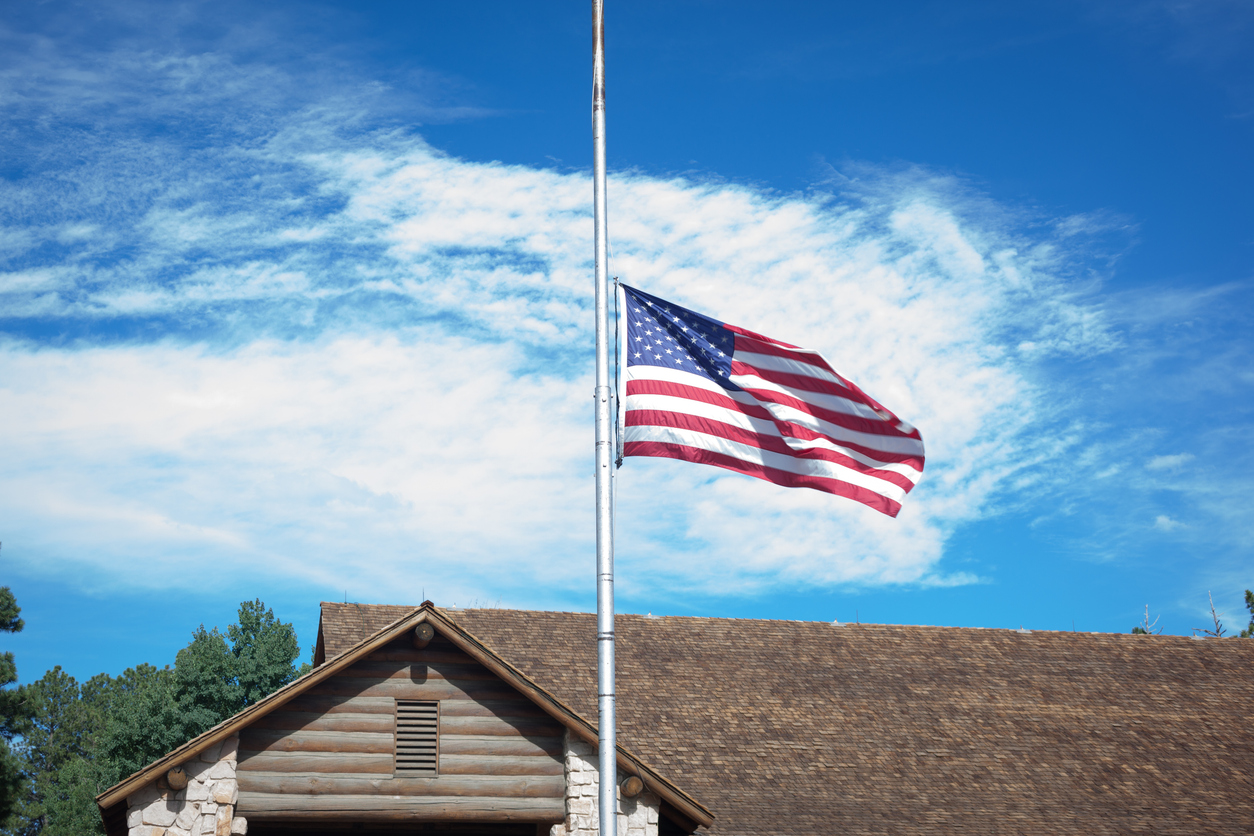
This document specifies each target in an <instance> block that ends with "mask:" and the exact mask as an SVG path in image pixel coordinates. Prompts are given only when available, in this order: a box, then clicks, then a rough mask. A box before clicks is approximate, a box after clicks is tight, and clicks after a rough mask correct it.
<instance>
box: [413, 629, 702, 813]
mask: <svg viewBox="0 0 1254 836" xmlns="http://www.w3.org/2000/svg"><path fill="white" fill-rule="evenodd" d="M428 620H429V621H431V622H432V623H433V624H434V625H437V627H438V629H440V632H441V634H442V635H443V636H444V637H445V638H446V639H448V640H449V641H450V642H452V643H453V644H455V645H457V646H458V647H459V648H460V649H461V650H462V651H463V652H464V653H466V654H467V655H469V656H470V657H471V658H473V659H474V660H475V661H476V662H478V663H479V664H481V665H483V666H484V667H485V668H487V669H488V670H490V671H492V673H494V674H496V675H497V676H499V677H500V678H501V679H503V680H504V681H505V682H507V683H509V684H510V685H512V686H513V687H514V688H516V689H517V690H519V691H520V692H522V693H523V695H524V696H526V697H527V698H528V699H530V700H531V701H532V702H534V703H535V704H536V705H538V706H540V708H542V709H543V710H544V711H545V712H546V713H547V714H549V716H551V717H552V718H553V719H554V720H557V721H558V722H559V723H561V724H562V725H563V726H565V727H566V728H567V729H568V730H569V731H570V732H571V733H572V734H574V735H576V736H578V737H580V738H582V739H583V740H585V741H587V742H588V743H590V744H592V746H594V747H596V746H597V745H598V744H599V742H600V737H599V734H598V732H597V727H596V726H595V725H593V724H592V723H590V722H588V721H587V720H585V719H584V718H583V717H581V716H579V715H578V714H576V713H575V711H574V710H572V709H571V708H570V707H569V706H567V705H566V704H565V703H563V702H562V701H561V700H559V699H558V698H557V697H555V696H553V695H552V694H550V693H549V692H548V691H546V690H544V689H543V688H541V687H540V686H539V685H537V684H536V683H535V682H533V681H532V680H531V679H530V678H529V677H527V675H526V674H524V673H522V672H521V671H519V670H518V669H517V668H515V667H514V666H513V665H510V664H509V663H508V662H506V661H505V660H504V659H502V658H501V657H499V656H497V655H496V654H495V653H494V652H492V651H491V650H490V649H488V647H487V646H486V645H484V644H483V643H482V642H480V641H479V640H478V639H477V638H475V637H474V636H472V635H471V634H470V633H469V632H467V631H466V630H465V629H463V628H462V627H461V626H460V625H458V624H457V623H456V622H454V621H452V620H451V619H449V617H448V616H447V615H445V614H444V613H443V612H442V611H440V610H438V609H436V608H435V607H434V606H433V607H432V608H431V610H430V613H429V618H428ZM616 748H617V750H618V757H617V761H618V765H619V767H620V768H622V769H624V770H625V771H626V772H628V773H629V774H632V775H636V776H637V777H639V778H640V780H641V781H643V782H644V786H645V789H647V790H649V791H650V792H652V793H654V794H655V795H657V796H658V797H659V798H661V799H662V801H664V802H666V803H668V804H670V805H671V807H673V808H675V810H677V811H678V812H679V813H681V814H682V815H683V816H684V817H685V818H687V819H690V820H692V821H693V822H696V823H697V824H699V825H702V826H704V827H709V826H710V825H711V824H713V822H714V814H713V813H711V812H710V811H709V810H708V809H707V808H706V807H705V806H704V805H702V804H701V803H700V802H698V801H697V800H696V799H694V798H693V797H692V796H690V795H688V794H687V793H686V792H684V791H683V790H681V789H679V787H677V786H675V785H674V784H672V783H671V782H670V781H668V780H666V779H665V778H663V777H662V776H661V775H659V774H658V773H657V772H655V771H654V770H653V769H651V768H650V767H648V766H646V765H645V764H644V762H643V761H642V760H640V758H639V757H637V756H636V755H635V754H633V753H631V752H629V751H628V750H626V749H624V748H623V747H622V746H618V747H616Z"/></svg>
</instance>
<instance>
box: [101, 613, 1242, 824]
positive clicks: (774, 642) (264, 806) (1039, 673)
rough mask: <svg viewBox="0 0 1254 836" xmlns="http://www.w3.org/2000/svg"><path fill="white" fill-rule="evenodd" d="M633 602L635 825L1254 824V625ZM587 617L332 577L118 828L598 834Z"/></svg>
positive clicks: (148, 780)
mask: <svg viewBox="0 0 1254 836" xmlns="http://www.w3.org/2000/svg"><path fill="white" fill-rule="evenodd" d="M616 626H617V633H618V635H617V639H618V642H617V656H618V674H617V692H618V713H619V742H620V744H621V745H620V750H619V756H618V762H619V768H620V775H619V778H620V781H623V782H624V783H620V788H621V790H622V791H621V792H620V796H621V798H620V809H619V815H620V830H619V832H620V834H622V835H623V836H677V834H683V833H693V832H700V833H710V834H719V835H720V836H721V835H722V834H727V836H733V834H734V835H735V836H742V835H743V836H750V835H752V836H775V835H777V834H778V836H783V834H796V835H797V836H800V835H801V834H846V833H847V834H942V833H957V832H962V833H977V834H979V833H988V834H1007V833H1014V834H1058V833H1085V834H1139V833H1144V834H1160V835H1161V834H1177V833H1178V834H1211V833H1214V834H1228V833H1231V834H1250V833H1254V641H1248V640H1242V639H1222V640H1195V639H1190V638H1182V637H1175V636H1133V635H1114V634H1084V633H1054V632H1029V631H1014V630H980V629H967V628H947V627H908V626H887V625H868V624H835V623H815V622H792V621H765V620H748V619H710V618H675V617H665V618H656V617H650V616H632V615H620V616H619V617H618V619H617V622H616ZM595 636H596V627H595V617H594V616H592V615H587V614H579V613H550V612H524V611H513V610H493V609H475V610H458V609H447V610H445V609H440V608H437V607H435V606H433V605H432V604H430V603H429V602H428V603H425V604H423V605H422V606H421V607H419V608H417V609H413V608H409V607H391V606H372V605H357V604H326V603H324V604H323V605H322V619H321V623H320V625H319V632H318V641H317V646H316V649H315V663H316V667H315V669H314V671H312V672H311V673H309V674H307V675H306V676H304V677H302V678H301V679H300V680H297V681H296V682H294V683H292V684H291V685H288V686H287V687H285V688H283V689H282V690H280V691H278V692H276V693H275V694H273V695H271V696H270V697H268V698H266V699H265V700H263V701H262V702H259V703H257V704H256V705H254V706H251V707H250V708H248V709H247V710H245V711H243V712H241V713H240V714H239V715H237V716H236V717H233V718H231V719H230V720H227V721H226V722H224V723H222V724H220V725H218V726H216V727H215V728H213V729H211V730H209V731H208V732H206V733H205V734H203V735H201V736H200V737H198V738H196V739H195V740H193V741H191V742H190V743H188V744H187V745H185V746H183V747H180V748H179V749H177V750H175V751H174V752H171V753H170V754H168V755H167V756H166V757H164V758H162V759H160V760H158V761H156V762H155V763H153V764H152V765H150V766H149V767H148V768H147V769H145V770H142V771H141V772H139V773H136V774H135V775H133V776H131V777H130V778H129V779H127V780H126V781H123V782H122V783H120V784H118V785H117V786H115V787H113V788H111V789H109V790H107V791H106V792H104V793H102V794H101V796H100V797H99V798H98V799H97V800H98V802H99V803H100V806H101V810H102V814H103V816H104V819H105V822H106V828H107V830H108V833H109V836H124V834H125V835H126V836H189V834H190V836H202V834H206V833H217V834H220V836H225V834H227V833H232V832H234V833H240V832H244V831H246V832H247V833H249V834H252V836H266V835H267V834H279V833H301V834H309V835H310V836H317V834H323V833H327V834H330V833H345V832H350V833H380V834H382V833H423V834H437V833H449V834H459V836H524V834H525V836H534V834H545V836H548V834H550V833H551V834H552V836H585V834H591V833H594V832H595V831H596V826H597V815H596V754H595V744H596V737H597V735H596V726H595V721H596V666H595V654H596V649H595V645H596V642H595ZM179 770H181V772H180V771H179ZM632 778H635V779H638V780H637V781H630V780H629V779H632Z"/></svg>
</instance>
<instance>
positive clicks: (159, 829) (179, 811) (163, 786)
mask: <svg viewBox="0 0 1254 836" xmlns="http://www.w3.org/2000/svg"><path fill="white" fill-rule="evenodd" d="M238 750H239V736H238V735H234V736H232V737H228V738H227V739H226V740H224V741H222V742H221V743H217V744H214V745H213V746H210V747H209V748H208V749H206V750H205V751H203V752H201V753H200V755H199V756H198V757H196V758H192V759H191V760H189V761H187V762H185V763H183V764H181V766H182V768H183V771H184V773H185V774H186V776H187V786H186V787H185V788H183V789H181V790H174V789H172V788H171V787H170V785H169V784H168V783H167V781H166V778H165V776H162V777H161V778H159V779H157V780H156V781H155V782H153V783H151V784H149V785H148V786H146V787H144V788H143V789H140V790H137V791H135V792H134V793H132V794H131V795H130V796H128V797H127V799H126V826H127V828H128V834H129V836H243V834H245V833H247V832H248V822H246V821H245V820H244V819H243V818H240V817H239V816H236V815H235V802H236V800H237V799H238V797H239V785H238V784H237V783H236V781H235V763H236V754H237V752H238Z"/></svg>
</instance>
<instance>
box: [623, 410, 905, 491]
mask: <svg viewBox="0 0 1254 836" xmlns="http://www.w3.org/2000/svg"><path fill="white" fill-rule="evenodd" d="M637 409H652V410H655V411H658V412H676V413H680V414H683V415H695V416H696V417H698V418H706V419H709V420H711V421H718V422H719V423H723V424H730V425H731V426H733V427H738V428H740V429H743V430H748V431H749V432H755V433H758V434H760V435H766V436H773V437H775V438H778V439H780V440H781V441H783V442H784V443H785V444H787V445H788V446H789V447H791V448H793V449H795V450H799V451H801V450H815V449H820V450H830V451H832V452H834V453H840V454H841V455H844V456H848V457H849V458H851V459H853V460H854V461H856V462H859V463H861V464H863V465H866V466H867V467H873V468H875V469H876V470H884V471H888V472H891V473H897V474H900V475H902V476H904V477H906V478H907V479H909V480H910V481H911V482H912V483H918V481H919V477H920V476H921V475H922V474H920V473H919V471H918V470H915V469H914V468H913V467H911V466H910V465H908V464H902V463H900V462H881V461H876V460H875V459H873V458H871V457H870V456H868V455H866V454H865V453H861V452H859V451H857V450H850V449H849V448H847V447H842V446H841V445H839V444H837V443H835V442H834V441H832V440H830V439H815V440H813V441H807V440H805V439H800V438H794V437H792V436H787V435H784V434H783V433H781V432H780V431H779V426H778V425H777V424H776V423H775V422H774V421H766V420H763V419H761V418H754V417H752V416H750V415H745V414H744V413H743V412H740V411H738V410H734V409H728V408H727V407H723V406H718V405H716V404H711V403H706V402H704V401H694V400H692V399H690V398H684V397H682V396H678V395H628V396H627V411H628V412H631V411H632V410H637ZM872 475H873V474H872Z"/></svg>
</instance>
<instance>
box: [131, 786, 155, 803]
mask: <svg viewBox="0 0 1254 836" xmlns="http://www.w3.org/2000/svg"><path fill="white" fill-rule="evenodd" d="M160 797H161V789H160V787H158V786H157V785H156V784H149V785H147V786H146V787H142V788H140V789H137V790H135V792H133V793H131V794H130V795H129V796H127V798H126V806H127V807H147V806H148V805H149V804H151V803H152V802H153V801H155V800H157V799H158V798H160Z"/></svg>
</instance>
